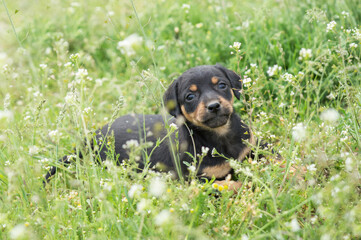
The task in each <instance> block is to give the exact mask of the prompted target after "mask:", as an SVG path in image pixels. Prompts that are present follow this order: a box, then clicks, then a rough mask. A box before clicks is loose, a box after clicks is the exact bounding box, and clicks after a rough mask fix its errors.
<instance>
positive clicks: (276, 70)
mask: <svg viewBox="0 0 361 240" xmlns="http://www.w3.org/2000/svg"><path fill="white" fill-rule="evenodd" d="M281 70H282V67H280V66H278V65H277V64H276V65H273V67H269V68H268V70H267V74H268V76H270V77H272V76H277V75H278V74H279V72H280V71H281Z"/></svg>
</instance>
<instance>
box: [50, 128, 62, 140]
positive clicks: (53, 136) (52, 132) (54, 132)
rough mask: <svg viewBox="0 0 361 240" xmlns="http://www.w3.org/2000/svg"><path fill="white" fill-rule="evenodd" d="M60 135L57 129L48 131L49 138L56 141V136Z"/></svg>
mask: <svg viewBox="0 0 361 240" xmlns="http://www.w3.org/2000/svg"><path fill="white" fill-rule="evenodd" d="M60 136H61V133H60V132H59V130H58V129H55V130H52V131H50V132H49V137H50V138H51V140H53V141H56V140H58V138H59V137H60Z"/></svg>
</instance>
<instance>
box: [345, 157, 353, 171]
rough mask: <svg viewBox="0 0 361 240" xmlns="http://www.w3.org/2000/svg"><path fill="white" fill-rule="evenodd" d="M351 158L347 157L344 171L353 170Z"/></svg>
mask: <svg viewBox="0 0 361 240" xmlns="http://www.w3.org/2000/svg"><path fill="white" fill-rule="evenodd" d="M352 162H353V161H352V158H350V157H348V158H346V160H345V168H346V171H348V172H351V171H352V170H353V164H352Z"/></svg>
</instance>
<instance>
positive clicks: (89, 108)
mask: <svg viewBox="0 0 361 240" xmlns="http://www.w3.org/2000/svg"><path fill="white" fill-rule="evenodd" d="M92 112H93V109H92V108H91V107H86V108H84V110H83V113H86V114H90V113H92Z"/></svg>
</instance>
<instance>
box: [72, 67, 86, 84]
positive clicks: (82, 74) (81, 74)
mask: <svg viewBox="0 0 361 240" xmlns="http://www.w3.org/2000/svg"><path fill="white" fill-rule="evenodd" d="M87 76H88V70H86V69H84V68H79V69H78V71H77V72H76V73H75V79H76V81H77V82H80V81H81V80H83V79H85V78H86V77H87Z"/></svg>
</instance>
